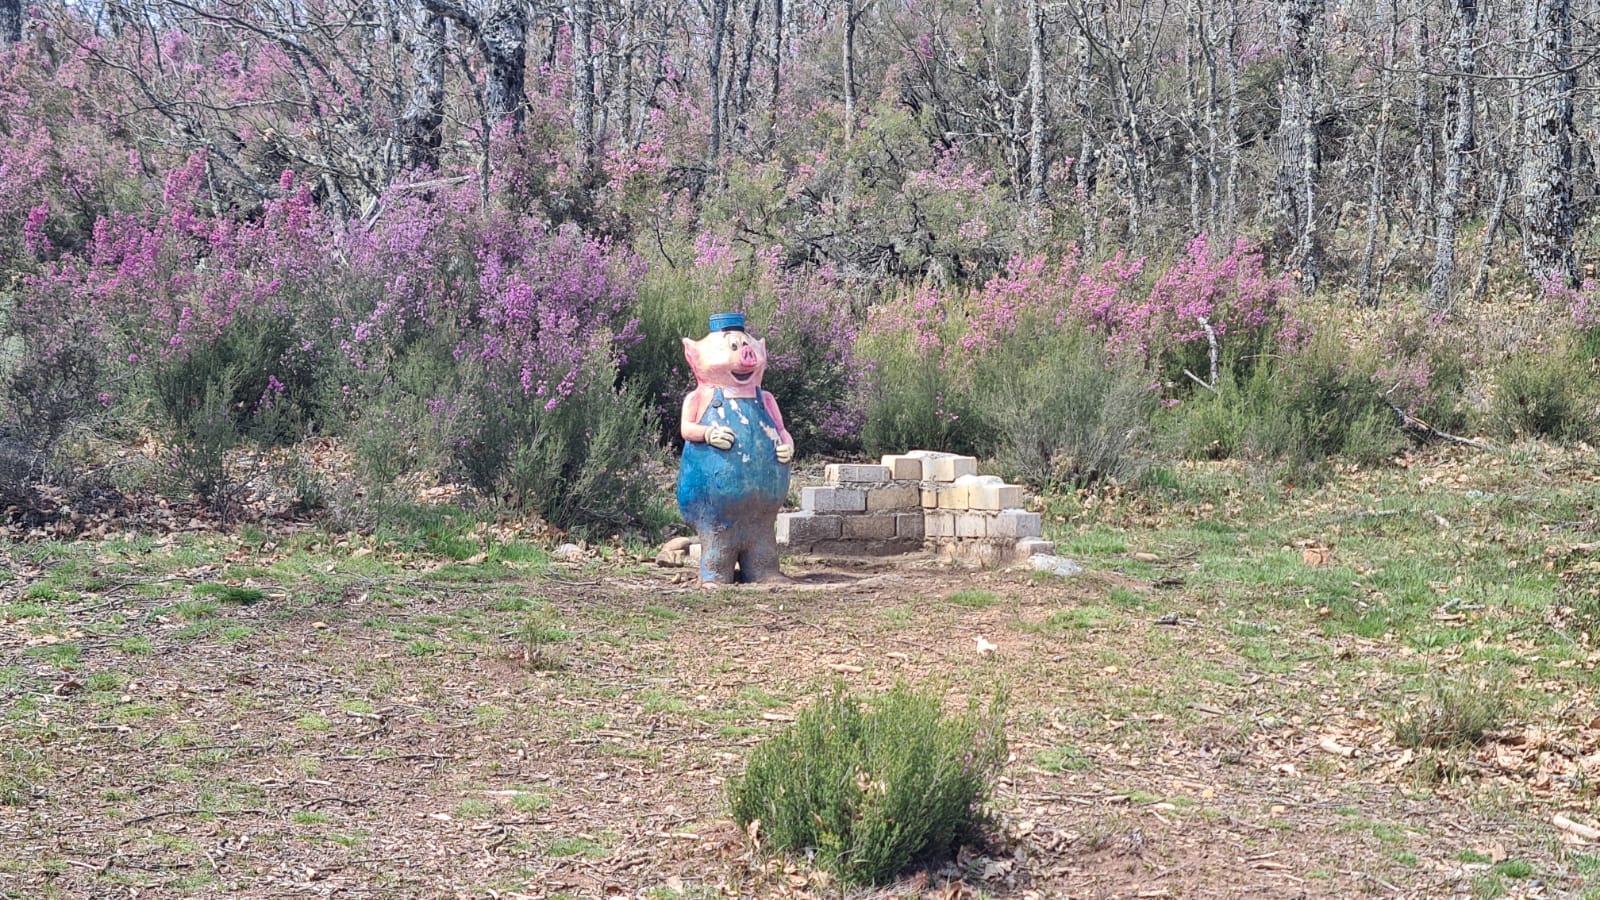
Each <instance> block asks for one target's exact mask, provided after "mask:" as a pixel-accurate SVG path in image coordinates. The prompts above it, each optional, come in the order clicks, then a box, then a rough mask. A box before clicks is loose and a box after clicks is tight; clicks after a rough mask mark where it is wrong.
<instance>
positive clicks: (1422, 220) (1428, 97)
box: [1407, 11, 1437, 243]
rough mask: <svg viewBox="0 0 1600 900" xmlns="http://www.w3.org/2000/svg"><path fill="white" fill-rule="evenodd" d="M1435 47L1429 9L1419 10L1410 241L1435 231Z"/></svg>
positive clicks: (1417, 239) (1408, 239) (1408, 241)
mask: <svg viewBox="0 0 1600 900" xmlns="http://www.w3.org/2000/svg"><path fill="white" fill-rule="evenodd" d="M1431 48H1432V38H1431V37H1430V36H1429V34H1428V20H1427V14H1426V11H1422V12H1419V14H1418V21H1417V43H1416V69H1417V95H1416V120H1417V125H1416V128H1417V150H1416V178H1417V191H1416V194H1417V203H1416V209H1417V217H1416V219H1415V220H1414V221H1413V223H1412V228H1411V234H1410V236H1409V237H1408V238H1407V243H1412V242H1414V241H1420V240H1421V238H1422V235H1424V234H1427V233H1429V232H1432V231H1433V228H1431V227H1429V226H1430V225H1431V223H1430V222H1429V221H1428V220H1429V218H1430V217H1431V216H1432V215H1433V212H1434V210H1435V209H1436V205H1435V203H1434V197H1433V195H1434V190H1433V188H1434V184H1435V181H1436V178H1435V176H1436V175H1437V172H1436V171H1435V168H1434V166H1435V156H1436V154H1435V151H1434V142H1433V135H1434V130H1435V129H1434V123H1433V88H1432V86H1431V85H1432V80H1431V78H1430V77H1429V76H1430V75H1431V74H1432V68H1433V62H1432V59H1431V58H1430V57H1429V55H1428V54H1429V52H1430V50H1431Z"/></svg>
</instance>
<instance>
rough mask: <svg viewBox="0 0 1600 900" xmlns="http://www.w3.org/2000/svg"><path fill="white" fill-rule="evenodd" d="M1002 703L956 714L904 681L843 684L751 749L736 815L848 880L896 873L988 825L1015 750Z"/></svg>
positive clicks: (732, 791) (737, 789) (780, 846)
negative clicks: (863, 686)
mask: <svg viewBox="0 0 1600 900" xmlns="http://www.w3.org/2000/svg"><path fill="white" fill-rule="evenodd" d="M1000 707H1001V702H1000V700H999V699H998V698H997V699H996V700H995V702H994V703H992V704H991V705H990V708H989V709H988V710H987V711H981V710H979V709H978V708H977V707H976V706H975V705H974V706H972V707H969V708H968V710H967V711H966V712H965V713H964V714H961V715H947V714H946V713H945V712H944V708H943V704H942V702H941V700H940V698H939V697H938V696H935V695H931V694H922V693H917V692H915V691H912V690H910V689H908V688H906V687H904V686H901V687H896V688H895V689H894V690H892V691H890V692H889V693H887V694H883V695H880V696H877V697H873V698H870V699H867V700H865V701H863V700H861V699H858V698H856V697H852V696H848V695H846V694H845V692H844V689H843V687H842V686H837V685H836V686H835V687H834V689H833V691H832V693H830V694H829V695H827V696H825V697H823V698H821V699H820V700H819V701H818V703H817V704H816V705H815V706H813V707H811V708H810V709H808V710H806V711H805V712H803V713H801V714H800V716H799V717H798V718H797V719H796V721H795V723H794V724H793V725H792V726H790V727H789V728H788V729H787V730H786V731H784V732H782V733H781V734H779V735H777V736H776V737H773V738H772V739H771V740H768V741H767V742H766V743H764V744H762V745H761V746H760V747H758V748H756V750H755V752H754V753H752V754H751V756H750V762H749V766H748V768H747V769H746V771H745V774H744V777H742V778H739V779H737V780H735V781H733V782H732V783H731V784H730V786H729V799H730V801H731V803H732V806H733V817H734V820H735V821H737V822H738V823H739V825H740V827H741V828H749V827H750V823H752V822H757V821H759V823H760V825H759V828H760V831H761V833H763V834H765V835H766V839H767V841H768V843H769V845H770V846H771V847H772V848H774V849H776V850H788V851H805V850H811V851H815V853H816V862H817V865H819V866H821V867H822V868H824V869H827V870H829V871H831V872H833V873H834V874H835V875H838V876H839V877H840V878H841V879H843V880H845V881H848V882H852V883H857V884H878V883H882V882H884V881H887V880H888V879H890V878H891V877H893V876H894V875H895V874H896V873H898V872H899V871H901V870H902V869H904V868H905V867H906V866H907V865H908V864H910V863H911V862H912V861H913V860H916V859H918V858H920V857H924V856H929V855H933V854H937V853H942V852H946V851H948V850H950V849H951V846H952V845H953V844H954V842H955V841H956V840H957V839H958V838H960V837H962V836H963V835H965V834H967V833H969V832H970V831H971V830H973V828H974V827H975V826H976V825H978V824H979V823H980V822H979V820H980V817H981V816H982V809H981V808H982V805H983V804H984V802H985V801H986V800H987V799H988V798H989V794H990V791H991V788H992V785H993V780H994V778H995V776H996V775H997V774H998V773H999V771H1000V767H1001V766H1002V765H1003V764H1004V763H1005V760H1006V740H1005V734H1004V719H1003V716H1002V714H1001V709H1000Z"/></svg>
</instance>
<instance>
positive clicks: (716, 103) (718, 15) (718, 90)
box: [706, 0, 728, 169]
mask: <svg viewBox="0 0 1600 900" xmlns="http://www.w3.org/2000/svg"><path fill="white" fill-rule="evenodd" d="M727 30H728V0H712V3H711V55H710V56H709V57H708V58H707V59H706V68H707V70H708V71H707V80H708V82H709V86H710V92H709V95H708V96H707V97H706V105H707V107H708V108H709V111H710V113H711V137H710V144H709V152H708V155H709V156H710V160H709V161H708V162H709V164H710V166H711V168H712V169H720V168H721V167H722V35H723V32H725V31H727Z"/></svg>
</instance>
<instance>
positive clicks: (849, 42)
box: [844, 0, 856, 146]
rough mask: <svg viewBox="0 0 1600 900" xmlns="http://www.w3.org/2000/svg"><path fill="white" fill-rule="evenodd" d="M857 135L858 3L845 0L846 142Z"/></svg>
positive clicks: (846, 143) (847, 144)
mask: <svg viewBox="0 0 1600 900" xmlns="http://www.w3.org/2000/svg"><path fill="white" fill-rule="evenodd" d="M855 136H856V3H855V0H844V142H845V146H849V145H850V142H851V141H853V140H855Z"/></svg>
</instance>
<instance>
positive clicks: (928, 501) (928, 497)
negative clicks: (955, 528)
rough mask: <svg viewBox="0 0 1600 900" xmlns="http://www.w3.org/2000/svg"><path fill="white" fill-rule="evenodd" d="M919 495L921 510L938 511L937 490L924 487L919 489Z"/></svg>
mask: <svg viewBox="0 0 1600 900" xmlns="http://www.w3.org/2000/svg"><path fill="white" fill-rule="evenodd" d="M921 493H922V508H923V509H938V508H939V492H938V490H936V489H934V488H926V487H925V488H922V489H921Z"/></svg>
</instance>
